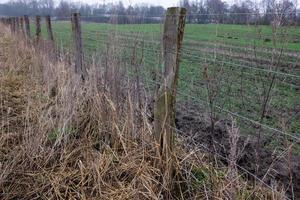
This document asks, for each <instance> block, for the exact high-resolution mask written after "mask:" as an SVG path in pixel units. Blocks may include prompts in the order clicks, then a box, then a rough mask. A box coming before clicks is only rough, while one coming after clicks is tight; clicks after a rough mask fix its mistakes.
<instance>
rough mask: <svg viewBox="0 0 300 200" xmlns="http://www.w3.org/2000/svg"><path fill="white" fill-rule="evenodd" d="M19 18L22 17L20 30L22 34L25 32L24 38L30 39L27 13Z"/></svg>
mask: <svg viewBox="0 0 300 200" xmlns="http://www.w3.org/2000/svg"><path fill="white" fill-rule="evenodd" d="M21 19H23V20H22V21H23V22H22V32H23V34H25V36H26V40H30V22H29V17H28V15H24V17H22V18H21Z"/></svg>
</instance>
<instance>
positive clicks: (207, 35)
mask: <svg viewBox="0 0 300 200" xmlns="http://www.w3.org/2000/svg"><path fill="white" fill-rule="evenodd" d="M52 26H53V32H54V38H55V41H56V44H57V46H58V48H60V49H61V50H62V51H66V52H68V51H69V50H70V49H72V48H71V46H72V45H71V44H72V43H71V38H72V37H71V23H70V22H53V24H52ZM162 30H163V27H162V25H160V24H128V25H112V24H97V23H84V22H83V23H82V38H83V45H84V49H85V57H86V60H89V59H90V58H91V56H92V55H93V56H94V57H95V55H98V56H99V55H100V56H101V54H103V53H105V52H106V51H107V49H108V48H109V47H108V46H107V44H108V41H111V40H114V41H115V43H116V46H117V48H118V49H119V53H120V56H122V57H124V60H126V64H125V66H124V68H132V66H134V67H133V68H132V69H133V70H132V75H134V74H135V70H134V69H135V68H137V69H138V71H139V76H140V79H141V80H142V82H143V84H144V85H146V86H147V88H148V89H149V92H151V93H153V92H154V90H155V86H156V85H157V84H159V82H160V81H159V77H157V74H159V73H160V71H161V67H160V66H161V59H160V58H161V56H160V51H161V35H162ZM34 31H35V30H34V28H33V29H32V33H34ZM42 33H43V35H44V37H46V36H47V33H46V29H45V26H43V27H42ZM181 53H182V56H181V57H182V61H181V64H180V65H181V66H180V75H179V83H178V101H179V102H181V101H182V102H183V101H184V102H186V101H188V102H190V103H193V104H196V105H198V106H199V113H195V115H198V114H199V115H200V113H201V112H203V111H205V112H207V113H213V115H216V119H222V118H223V119H224V118H227V117H228V116H227V115H228V114H230V115H233V116H234V117H236V118H237V120H239V121H243V123H239V124H240V125H241V126H242V127H241V129H242V131H241V132H242V133H244V134H245V133H247V134H252V135H254V134H257V132H258V130H259V129H260V128H262V129H263V131H262V132H263V134H270V135H271V136H274V135H275V136H276V137H273V138H276V140H277V141H275V142H274V145H277V144H278V143H280V141H281V139H282V138H283V137H285V136H286V135H285V133H288V134H290V135H292V136H296V137H299V136H300V135H299V133H300V106H299V99H300V92H299V91H300V27H281V28H280V29H279V30H276V33H274V32H272V27H271V26H254V25H248V26H247V25H225V24H205V25H194V24H187V26H186V29H185V35H184V44H183V48H182V52H181ZM269 89H270V94H269V97H267V96H268V95H267V94H268V91H269ZM266 99H267V100H266ZM265 102H267V103H266V104H267V106H266V105H265ZM265 107H266V109H265ZM183 109H184V108H183ZM264 109H265V110H266V111H265V112H264V113H263V112H262V110H264ZM217 116H218V117H217ZM260 124H263V125H264V126H261V125H260Z"/></svg>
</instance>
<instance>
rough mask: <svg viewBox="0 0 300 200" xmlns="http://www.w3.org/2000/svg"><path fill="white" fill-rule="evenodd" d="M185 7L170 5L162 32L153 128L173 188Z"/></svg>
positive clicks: (167, 184)
mask: <svg viewBox="0 0 300 200" xmlns="http://www.w3.org/2000/svg"><path fill="white" fill-rule="evenodd" d="M185 16H186V9H185V8H179V7H172V8H168V10H167V13H166V19H165V24H164V34H163V68H164V74H163V77H164V80H163V83H162V85H161V86H160V88H159V90H158V96H157V97H156V100H155V105H154V131H155V138H156V142H157V144H158V152H159V156H160V163H161V165H162V169H163V173H164V180H163V184H164V186H165V187H166V188H168V189H169V190H171V189H172V179H173V173H174V166H173V157H172V155H173V149H174V129H173V128H172V127H175V102H176V84H177V79H178V71H179V56H180V49H181V44H182V39H183V33H184V26H185Z"/></svg>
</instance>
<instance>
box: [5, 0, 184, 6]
mask: <svg viewBox="0 0 300 200" xmlns="http://www.w3.org/2000/svg"><path fill="white" fill-rule="evenodd" d="M54 1H55V2H56V3H57V2H59V1H60V0H54ZM66 1H70V2H71V1H72V0H66ZM74 1H78V0H73V1H72V2H74ZM79 1H80V0H79ZM121 1H122V2H123V3H124V5H125V6H128V5H130V4H132V5H134V4H137V3H147V4H151V5H162V6H164V7H170V6H176V5H177V4H178V0H121ZM5 2H8V0H0V3H5ZM81 2H84V3H89V4H91V3H100V4H102V3H103V2H104V0H81ZM109 2H119V0H105V3H109Z"/></svg>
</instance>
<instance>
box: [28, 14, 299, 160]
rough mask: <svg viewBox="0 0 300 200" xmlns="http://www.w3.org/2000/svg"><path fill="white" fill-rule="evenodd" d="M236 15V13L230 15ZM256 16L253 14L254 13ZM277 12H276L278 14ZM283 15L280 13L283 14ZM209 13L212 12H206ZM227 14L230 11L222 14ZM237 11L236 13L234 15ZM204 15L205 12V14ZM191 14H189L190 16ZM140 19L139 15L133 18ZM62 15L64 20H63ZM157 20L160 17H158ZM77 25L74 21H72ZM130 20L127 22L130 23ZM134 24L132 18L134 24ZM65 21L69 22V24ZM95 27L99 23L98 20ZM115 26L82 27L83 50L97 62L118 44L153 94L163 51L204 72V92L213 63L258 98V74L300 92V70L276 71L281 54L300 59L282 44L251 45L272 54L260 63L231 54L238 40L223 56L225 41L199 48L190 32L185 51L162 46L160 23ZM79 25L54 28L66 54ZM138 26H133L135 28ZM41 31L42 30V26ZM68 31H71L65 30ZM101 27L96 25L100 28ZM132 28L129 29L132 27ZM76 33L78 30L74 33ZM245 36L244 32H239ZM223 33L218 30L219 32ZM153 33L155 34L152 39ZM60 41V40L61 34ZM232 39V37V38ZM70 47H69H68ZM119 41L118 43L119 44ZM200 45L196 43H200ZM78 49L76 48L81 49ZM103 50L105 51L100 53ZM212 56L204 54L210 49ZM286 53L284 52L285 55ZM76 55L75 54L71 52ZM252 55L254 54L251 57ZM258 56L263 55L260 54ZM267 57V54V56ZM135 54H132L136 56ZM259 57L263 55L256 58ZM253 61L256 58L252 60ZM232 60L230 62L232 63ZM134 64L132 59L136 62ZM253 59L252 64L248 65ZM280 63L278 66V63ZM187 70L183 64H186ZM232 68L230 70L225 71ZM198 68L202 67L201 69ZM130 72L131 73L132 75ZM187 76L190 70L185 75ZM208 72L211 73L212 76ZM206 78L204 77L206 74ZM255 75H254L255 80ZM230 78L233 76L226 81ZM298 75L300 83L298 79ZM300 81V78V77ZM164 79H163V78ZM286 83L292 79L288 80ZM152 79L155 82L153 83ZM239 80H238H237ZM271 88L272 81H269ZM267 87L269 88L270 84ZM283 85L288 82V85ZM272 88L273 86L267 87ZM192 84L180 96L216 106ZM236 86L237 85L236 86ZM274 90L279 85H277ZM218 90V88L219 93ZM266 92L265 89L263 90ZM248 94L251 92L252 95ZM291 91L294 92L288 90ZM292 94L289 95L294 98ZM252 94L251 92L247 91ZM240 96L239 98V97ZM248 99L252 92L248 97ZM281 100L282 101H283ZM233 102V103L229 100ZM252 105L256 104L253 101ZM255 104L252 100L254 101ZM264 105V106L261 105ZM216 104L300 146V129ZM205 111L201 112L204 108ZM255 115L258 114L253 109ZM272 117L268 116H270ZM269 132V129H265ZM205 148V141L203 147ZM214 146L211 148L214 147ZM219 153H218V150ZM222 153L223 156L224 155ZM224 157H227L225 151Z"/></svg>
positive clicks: (221, 110) (222, 79)
mask: <svg viewBox="0 0 300 200" xmlns="http://www.w3.org/2000/svg"><path fill="white" fill-rule="evenodd" d="M230 14H233V13H230ZM238 14H242V15H248V14H249V13H238ZM252 14H253V13H252ZM273 14H274V13H273ZM277 14H279V13H277ZM205 15H207V14H205ZM222 15H224V14H222ZM233 15H234V14H233ZM118 16H120V15H115V16H106V17H118ZM124 16H126V17H130V16H129V15H124ZM167 16H168V15H165V16H163V17H162V19H163V20H165V17H167ZM199 16H200V15H199ZM210 16H215V15H214V14H210ZM97 17H98V18H99V16H81V20H82V21H83V22H84V21H85V18H95V19H97ZM186 17H188V15H187V16H186ZM54 18H59V17H58V16H56V17H55V16H54ZM133 18H134V17H133ZM146 18H148V17H145V18H144V19H146ZM59 19H62V18H59ZM65 19H66V20H70V19H73V18H72V17H67V18H65ZM156 19H157V17H156ZM163 20H160V22H159V23H162V22H163ZM31 22H34V20H33V19H32V21H31ZM140 22H141V23H142V22H143V20H141V21H140ZM72 23H73V20H72ZM125 24H126V23H125ZM128 24H130V21H129V23H128ZM132 24H134V25H135V23H134V21H133V22H132ZM220 24H221V23H215V26H216V29H215V30H216V31H219V32H218V33H220V32H221V33H222V31H224V30H222V29H220V30H219V29H218V27H217V26H220ZM63 25H64V24H63ZM82 25H89V23H82ZM91 25H95V24H92V23H91ZM110 25H112V26H109V27H106V28H105V27H104V26H103V27H99V29H100V30H99V31H93V28H91V27H87V26H86V27H85V28H82V29H81V30H80V34H81V37H80V40H82V44H81V45H82V46H83V47H84V48H83V49H82V51H83V54H84V56H83V57H84V58H85V59H86V60H87V61H91V60H92V59H94V57H92V56H93V55H92V54H93V53H99V54H103V55H104V54H105V50H106V48H108V49H109V48H117V49H118V53H119V54H120V57H121V58H122V59H124V60H127V62H125V64H124V63H120V65H126V64H128V63H129V64H128V65H126V66H129V68H130V69H129V70H128V71H126V73H128V74H129V73H132V74H131V76H130V78H131V79H134V78H135V73H136V71H134V67H136V66H137V65H138V66H139V70H140V72H139V73H140V74H139V76H141V77H139V78H141V82H142V84H145V85H146V84H148V90H149V93H151V94H152V93H153V87H152V86H151V85H150V84H153V85H155V86H163V85H164V83H163V73H162V72H159V73H156V74H155V76H156V77H155V78H157V79H158V80H156V79H152V77H149V74H150V73H152V72H157V71H159V70H162V69H160V67H161V66H163V65H164V63H163V60H161V59H160V57H161V56H163V54H175V55H177V56H178V57H181V58H180V61H181V63H182V64H185V65H186V64H190V66H189V67H186V69H185V70H187V71H185V72H186V74H188V75H190V74H191V73H199V74H200V76H195V77H193V78H194V79H196V80H197V81H202V82H203V84H202V85H201V84H195V86H192V88H193V89H195V90H198V91H200V92H202V91H203V90H207V88H205V87H206V85H207V82H208V81H211V80H208V79H202V80H201V79H200V78H199V77H201V73H204V72H205V70H207V69H206V67H207V66H211V68H210V69H212V71H213V70H214V71H213V72H215V71H216V72H218V71H222V70H225V71H226V73H224V74H222V76H223V77H218V76H216V77H213V78H214V79H220V80H218V81H220V83H221V84H223V85H230V84H232V82H234V79H237V78H240V79H243V80H242V81H244V82H246V83H247V84H248V85H249V87H247V88H246V89H245V90H247V92H248V93H251V95H253V96H255V95H257V93H255V92H253V90H252V89H253V88H254V89H256V87H257V86H256V85H255V82H256V81H257V80H258V78H265V79H266V81H270V80H271V79H272V78H273V77H274V78H273V79H274V82H280V83H283V84H285V85H286V86H290V87H291V88H293V90H294V92H295V91H296V89H297V88H299V85H297V84H299V83H300V82H299V80H300V75H298V74H296V73H295V74H294V73H291V72H287V73H286V72H282V71H280V67H278V68H277V67H275V69H276V70H274V67H273V66H271V65H280V63H276V61H274V59H276V58H278V59H281V56H282V55H284V56H290V57H293V58H295V59H297V57H298V56H299V52H295V55H294V54H292V53H290V52H289V53H286V54H285V52H284V51H285V50H286V49H282V48H279V49H278V48H276V47H273V48H271V50H272V51H270V52H267V53H266V52H264V51H265V49H264V47H260V46H256V47H255V48H257V49H250V50H251V51H250V52H252V53H253V54H254V53H261V54H262V53H266V55H259V57H260V59H261V60H262V59H265V60H268V61H269V62H270V63H271V64H265V63H260V62H259V61H256V60H254V58H253V57H247V59H248V60H247V59H246V58H241V59H239V58H234V56H233V55H231V54H232V52H230V51H231V50H232V49H231V47H232V48H235V51H237V52H239V51H241V50H242V49H243V45H241V46H237V45H236V46H235V45H234V44H235V43H232V44H230V47H229V49H230V51H229V52H228V51H227V52H225V53H223V54H222V52H221V51H219V52H218V50H220V48H221V47H222V46H221V45H219V44H218V41H217V40H211V41H210V42H208V43H209V45H207V48H209V51H208V50H207V49H203V48H201V47H199V48H197V47H198V46H197V45H199V43H201V42H202V43H201V44H203V43H205V42H206V41H204V42H203V41H201V40H200V42H199V43H196V45H195V44H194V43H193V45H192V44H191V43H189V42H191V41H192V40H189V39H191V37H192V36H190V37H189V35H188V36H184V38H187V40H186V41H185V40H183V43H182V45H183V46H182V48H181V49H176V50H174V49H163V48H162V46H163V45H164V43H163V39H161V38H162V37H161V34H162V33H161V32H160V31H161V29H160V28H161V27H156V30H155V31H153V32H151V31H149V32H148V31H147V30H144V27H142V26H140V27H138V28H136V29H134V30H129V29H126V31H124V32H122V30H120V29H122V28H123V29H124V26H126V25H124V26H123V25H122V26H121V25H120V26H119V25H118V24H117V23H115V24H113V23H111V24H110ZM73 28H74V27H73V26H72V28H71V26H70V27H68V28H67V27H65V26H64V28H61V29H59V27H58V26H57V27H54V29H53V30H52V31H53V33H54V34H55V37H58V38H59V40H58V42H60V44H58V45H57V47H61V50H62V51H66V52H70V54H72V53H74V52H73V51H74V46H75V43H76V42H78V41H73V40H74V39H72V38H71V36H72V35H74V30H73ZM131 28H132V27H131ZM36 29H37V28H36ZM64 29H65V31H64ZM94 30H95V29H94ZM128 30H129V31H128ZM72 31H73V32H72ZM198 31H199V32H201V31H202V30H198ZM237 34H239V33H237ZM196 35H197V34H195V35H194V37H196ZM216 35H218V34H216ZM151 37H152V38H151ZM55 40H56V42H57V39H56V38H55ZM227 42H228V41H227ZM63 44H64V45H66V46H65V47H64V46H63ZM113 44H115V45H113ZM195 46H196V47H195ZM223 47H226V44H224V45H223ZM75 50H76V49H75ZM98 50H99V52H98ZM248 50H249V48H248V49H247V51H246V53H249V52H248ZM203 52H204V53H206V54H204V53H203ZM281 54H282V55H281ZM71 56H74V55H71ZM131 56H132V57H136V58H134V59H135V60H137V59H141V61H140V62H139V63H137V62H136V61H134V62H133V61H132V60H130V57H131ZM248 56H249V55H248ZM256 56H257V55H256ZM266 56H267V58H264V57H266ZM132 57H131V58H132ZM290 57H288V58H285V59H286V60H283V61H282V62H284V63H285V64H289V65H293V64H295V63H296V64H295V65H296V66H297V64H299V63H297V62H299V61H297V60H296V61H295V62H291V61H289V59H290ZM256 58H257V57H256ZM249 59H250V61H249ZM146 60H147V62H149V63H150V64H148V65H144V64H143V62H146ZM228 60H229V61H228ZM240 60H241V62H243V63H238V62H237V61H240ZM129 61H130V62H133V63H130V62H129ZM246 63H247V64H246ZM274 63H275V64H274ZM200 66H201V67H202V68H201V70H199V68H200ZM182 68H183V66H182ZM223 68H226V69H223ZM232 68H235V69H241V73H243V74H241V75H239V76H237V74H239V73H240V72H239V71H238V72H236V71H234V72H233V70H232ZM194 69H195V70H194ZM197 70H198V71H197ZM242 70H245V71H246V70H247V71H246V72H245V71H244V72H243V71H242ZM293 70H295V71H296V72H297V69H296V67H295V69H294V68H292V69H291V71H293ZM129 75H130V74H129ZM182 75H184V74H182ZM206 75H207V74H206ZM243 75H245V77H243ZM202 76H203V75H202ZM250 76H251V78H250ZM229 77H230V78H231V83H228V82H229ZM279 77H281V79H279ZM226 78H227V79H226ZM250 79H253V80H252V81H249V80H250ZM294 79H296V81H295V80H294ZM179 80H180V82H181V83H186V84H187V85H188V84H190V85H192V84H191V83H189V82H191V79H189V77H188V76H184V77H181V76H179ZM297 80H298V81H297ZM160 81H162V82H160ZM285 81H286V82H285ZM261 82H262V83H261V85H263V86H265V85H264V84H266V83H264V82H263V81H261ZM149 83H150V84H149ZM234 83H236V82H234ZM266 85H267V86H268V84H266ZM265 87H266V86H265ZM282 87H283V86H282ZM266 88H267V87H266ZM188 89H191V88H188V87H187V90H184V92H182V91H180V90H178V91H177V94H178V96H182V97H188V98H190V99H193V101H194V102H197V103H199V104H200V105H202V106H203V107H205V108H206V109H210V104H211V102H210V101H209V96H208V95H209V94H208V93H204V94H202V96H197V95H196V94H195V92H194V91H191V93H192V94H188ZM230 89H231V88H230ZM271 89H273V88H272V87H271ZM285 90H286V88H284V91H282V88H279V89H278V88H276V90H275V89H274V91H275V92H277V93H279V95H278V96H276V97H277V98H280V95H283V96H284V95H286V94H285V92H286V91H285ZM261 91H262V92H266V90H261ZM213 92H214V91H213ZM218 92H219V93H220V96H221V95H222V96H224V99H221V98H220V100H221V101H225V98H227V97H229V96H230V95H231V93H229V92H228V93H227V90H221V91H218ZM259 92H260V90H259ZM248 93H247V95H248ZM288 95H290V94H288ZM288 95H286V96H288ZM245 96H246V95H245ZM233 97H234V96H233ZM247 97H248V96H247ZM249 98H251V96H250V95H249ZM280 100H281V99H279V101H280ZM229 103H232V102H229ZM256 103H257V102H254V103H253V104H256ZM249 104H250V103H249ZM250 106H252V104H251V105H250ZM259 106H260V105H259ZM292 106H297V104H296V105H294V104H293V105H292ZM212 107H213V108H214V109H216V110H218V113H226V114H228V115H230V116H233V117H234V118H237V119H240V120H242V121H245V122H248V123H250V124H251V126H252V127H253V126H254V125H255V126H258V127H259V128H262V129H264V130H269V131H271V132H272V133H273V132H274V133H276V134H279V135H281V136H287V137H288V138H290V140H292V141H293V142H294V143H296V144H299V143H300V137H299V135H300V133H299V132H296V131H295V132H293V133H292V132H290V131H283V130H280V129H279V128H278V127H272V125H270V124H268V123H266V122H264V121H263V120H261V121H259V120H256V119H255V118H256V117H257V116H256V113H255V112H256V110H252V111H251V112H253V113H254V114H253V115H255V116H253V115H250V116H246V115H245V114H244V113H243V112H241V110H239V111H235V110H234V109H230V108H227V107H225V106H224V105H223V106H221V104H215V103H214V104H213V105H212ZM199 112H200V111H199ZM289 112H290V110H287V113H288V114H289ZM251 114H252V113H251ZM296 120H297V119H296ZM265 121H266V120H265ZM172 128H174V130H176V131H178V132H180V130H179V129H177V128H176V127H172ZM263 134H264V132H263ZM200 146H201V145H200ZM208 150H209V149H208ZM215 153H216V152H215ZM218 156H220V155H218ZM221 156H222V155H221Z"/></svg>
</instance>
